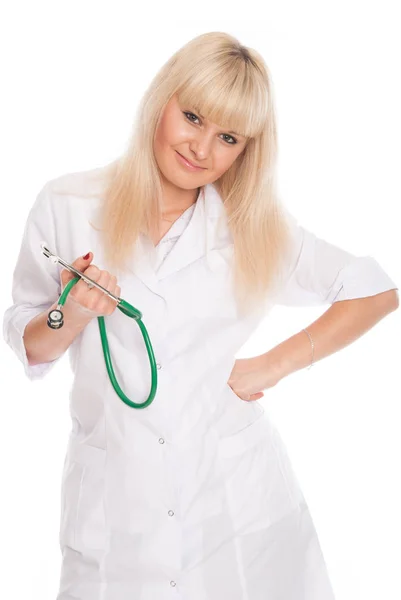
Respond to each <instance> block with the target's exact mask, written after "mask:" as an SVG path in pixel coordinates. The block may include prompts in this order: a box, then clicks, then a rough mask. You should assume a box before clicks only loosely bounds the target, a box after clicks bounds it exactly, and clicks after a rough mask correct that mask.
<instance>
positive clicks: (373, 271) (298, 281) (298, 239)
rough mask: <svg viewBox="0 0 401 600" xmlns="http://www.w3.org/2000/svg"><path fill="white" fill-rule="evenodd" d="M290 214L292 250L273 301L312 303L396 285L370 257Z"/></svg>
mask: <svg viewBox="0 0 401 600" xmlns="http://www.w3.org/2000/svg"><path fill="white" fill-rule="evenodd" d="M289 217H290V229H291V250H290V253H289V260H288V261H287V263H286V268H285V277H284V279H283V284H282V285H281V287H280V289H279V293H278V296H277V297H276V304H281V305H284V306H315V305H322V304H333V303H334V302H338V301H339V300H351V299H354V298H364V297H366V296H374V295H375V294H379V293H381V292H385V291H387V290H391V289H398V286H397V284H396V283H395V282H394V281H393V280H392V279H391V278H390V277H389V275H388V274H387V273H386V272H385V271H384V270H383V268H382V267H381V266H380V264H379V263H378V262H377V261H376V260H375V259H374V258H373V257H372V256H355V255H353V254H351V253H350V252H347V251H346V250H343V249H342V248H339V247H338V246H335V245H334V244H331V243H330V242H327V241H325V240H323V239H321V238H319V237H317V236H316V235H315V234H314V233H313V232H311V231H309V230H308V229H306V228H305V227H302V226H301V225H299V223H298V222H297V220H296V219H295V217H294V216H293V215H289Z"/></svg>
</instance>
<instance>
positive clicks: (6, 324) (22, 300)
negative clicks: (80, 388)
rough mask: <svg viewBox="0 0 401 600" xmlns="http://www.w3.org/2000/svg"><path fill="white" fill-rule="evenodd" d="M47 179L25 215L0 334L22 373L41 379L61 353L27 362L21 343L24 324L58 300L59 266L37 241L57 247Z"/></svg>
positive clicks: (52, 248) (59, 288)
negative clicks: (53, 357) (50, 258)
mask: <svg viewBox="0 0 401 600" xmlns="http://www.w3.org/2000/svg"><path fill="white" fill-rule="evenodd" d="M53 208H54V207H53V206H52V204H51V190H50V182H47V183H46V184H45V185H44V186H43V188H42V189H41V191H40V192H39V194H38V195H37V197H36V200H35V202H34V204H33V206H32V208H31V210H30V212H29V214H28V218H27V221H26V224H25V229H24V232H23V237H22V243H21V247H20V251H19V255H18V258H17V263H16V265H15V269H14V273H13V280H12V292H11V294H12V300H13V304H12V306H10V307H9V308H8V309H7V310H6V312H5V313H4V317H3V337H4V339H5V341H6V342H7V344H8V345H9V346H10V348H11V349H12V350H13V351H14V353H15V354H16V356H17V357H18V359H19V360H20V361H21V363H22V365H23V367H24V370H25V374H26V376H27V377H28V378H29V379H31V380H33V379H42V378H43V377H44V376H45V375H46V374H47V373H48V372H49V371H50V369H51V368H52V367H53V366H54V365H55V363H56V362H58V360H59V359H60V358H61V356H60V357H59V358H57V359H55V360H53V361H50V362H45V363H42V364H38V365H29V364H28V359H27V355H26V349H25V345H24V340H23V337H24V330H25V327H26V325H27V324H28V323H29V321H30V320H31V319H33V318H34V317H35V316H36V315H37V314H39V313H41V312H42V311H44V310H45V309H47V308H50V306H51V305H52V304H53V303H54V302H55V301H56V300H57V299H58V297H59V295H60V294H61V280H60V272H61V267H60V266H59V265H58V264H57V265H55V264H54V263H52V262H51V261H50V260H49V259H48V258H46V257H45V256H44V254H43V253H42V250H41V248H40V243H41V242H42V241H46V242H47V243H48V244H49V248H50V249H51V250H53V251H55V249H56V248H57V241H56V231H55V220H54V214H53Z"/></svg>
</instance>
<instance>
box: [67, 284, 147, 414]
mask: <svg viewBox="0 0 401 600" xmlns="http://www.w3.org/2000/svg"><path fill="white" fill-rule="evenodd" d="M79 280H80V277H74V279H72V280H71V281H69V282H68V283H67V285H66V286H65V288H64V290H63V292H62V294H61V296H60V298H59V301H58V304H59V305H60V306H63V305H64V303H65V301H66V299H67V296H68V294H69V293H70V291H71V289H72V288H73V287H74V285H75V284H76V283H78V281H79ZM117 308H118V309H119V310H121V312H122V313H124V314H125V315H127V317H131V319H135V321H136V322H137V323H138V326H139V328H140V330H141V332H142V336H143V339H144V342H145V346H146V350H147V353H148V357H149V363H150V369H151V375H152V383H151V388H150V394H149V396H148V398H147V400H145V402H142V403H137V402H133V401H132V400H130V399H129V398H128V397H127V396H126V395H125V394H124V392H123V390H122V389H121V387H120V386H119V384H118V381H117V378H116V375H115V373H114V369H113V365H112V362H111V357H110V348H109V342H108V339H107V333H106V323H105V320H104V317H97V320H98V324H99V331H100V338H101V341H102V348H103V355H104V360H105V363H106V369H107V373H108V375H109V378H110V381H111V384H112V386H113V388H114V390H115V391H116V393H117V394H118V396H119V397H120V398H121V400H122V401H123V402H124V403H125V404H127V406H130V407H131V408H146V407H147V406H149V404H150V403H151V402H152V401H153V399H154V397H155V395H156V390H157V365H156V359H155V356H154V354H153V348H152V344H151V342H150V339H149V334H148V332H147V329H146V327H145V325H144V324H143V323H142V321H141V317H142V313H141V312H140V311H139V310H137V309H136V308H135V307H134V306H132V305H131V304H130V303H129V302H127V301H126V300H123V299H122V298H121V299H120V303H119V304H118V305H117Z"/></svg>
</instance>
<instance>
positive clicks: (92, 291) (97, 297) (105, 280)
mask: <svg viewBox="0 0 401 600" xmlns="http://www.w3.org/2000/svg"><path fill="white" fill-rule="evenodd" d="M110 277H111V275H110V273H109V272H108V271H100V276H99V278H98V279H94V278H93V280H94V281H96V283H98V284H99V285H101V286H102V287H104V288H105V289H106V290H107V289H108V285H109V282H110ZM91 279H92V277H91ZM86 287H87V289H88V302H89V305H90V306H91V307H92V306H93V307H96V308H99V307H100V304H102V301H103V299H107V298H108V296H107V295H106V294H105V293H104V292H102V290H99V289H98V288H97V287H93V288H89V286H88V284H86Z"/></svg>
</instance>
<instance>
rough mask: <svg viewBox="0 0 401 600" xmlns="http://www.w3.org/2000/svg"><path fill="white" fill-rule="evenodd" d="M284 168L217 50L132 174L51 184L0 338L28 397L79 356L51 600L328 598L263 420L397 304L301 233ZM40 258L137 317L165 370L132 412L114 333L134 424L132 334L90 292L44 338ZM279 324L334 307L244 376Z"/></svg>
mask: <svg viewBox="0 0 401 600" xmlns="http://www.w3.org/2000/svg"><path fill="white" fill-rule="evenodd" d="M276 157H277V139H276V120H275V114H274V106H273V98H272V89H271V81H270V76H269V73H268V70H267V67H266V65H265V64H264V61H263V59H262V58H261V56H260V55H258V54H257V52H255V51H254V50H252V49H249V48H246V47H244V46H242V45H241V44H240V43H239V42H238V40H236V39H235V38H233V37H232V36H230V35H228V34H225V33H207V34H204V35H201V36H199V37H197V38H195V39H194V40H192V41H190V42H189V43H188V44H186V45H185V46H184V47H183V48H181V49H180V50H179V51H178V52H176V53H175V54H174V55H173V56H172V57H171V58H170V60H168V62H167V63H166V64H165V65H164V66H163V68H162V69H161V70H160V71H159V73H158V74H157V75H156V77H155V78H154V80H153V82H152V83H151V85H150V87H149V89H148V90H147V92H146V93H145V95H144V98H143V101H142V103H141V105H140V107H139V111H138V114H137V119H136V122H135V128H134V132H133V135H132V138H131V140H130V144H129V145H128V147H127V149H126V151H125V152H124V154H123V156H121V157H120V158H119V159H118V160H117V161H115V162H114V163H112V164H111V165H108V166H107V167H104V168H97V169H92V170H89V171H85V172H79V173H69V174H67V175H63V176H61V177H58V178H56V179H53V180H51V181H49V182H47V183H46V185H45V186H44V187H43V189H42V191H41V192H40V193H39V195H38V197H37V200H36V202H35V204H34V206H33V208H32V210H31V212H30V214H29V217H28V221H27V225H26V228H25V232H24V237H23V241H22V247H21V252H20V255H19V257H18V262H17V265H16V268H15V273H14V280H13V301H14V304H13V306H11V307H10V308H9V309H8V310H7V312H6V314H5V317H4V332H5V339H6V341H7V342H8V343H9V344H10V346H11V348H12V349H13V350H14V351H15V353H16V354H17V356H18V357H19V358H20V360H21V362H22V363H23V365H24V368H25V373H26V375H27V376H28V377H29V378H31V379H34V378H43V377H44V376H45V375H46V374H47V373H48V372H49V370H50V369H51V368H52V367H53V366H54V365H55V363H56V362H57V361H58V360H59V359H60V357H61V356H63V354H64V353H65V352H66V351H67V349H69V356H70V360H71V367H72V369H73V372H74V381H73V385H72V389H71V392H70V407H71V419H72V429H71V434H70V438H69V443H68V449H67V454H66V459H65V467H64V473H63V486H62V519H61V528H60V546H61V550H62V555H63V562H62V571H61V578H60V590H59V594H58V597H57V598H58V600H72V599H73V598H74V600H78V599H79V600H100V599H102V600H128V599H130V600H131V599H135V600H156V599H158V600H159V599H160V600H161V599H163V600H164V599H167V598H180V599H182V600H222V599H226V598H227V599H230V600H245V599H247V600H267V599H269V600H284V599H285V600H301V599H302V600H304V599H305V598H307V599H308V600H332V599H333V597H334V596H333V591H332V586H331V584H330V580H329V577H328V573H327V569H326V564H325V561H324V558H323V556H322V552H321V548H320V545H319V540H318V536H317V533H316V531H315V528H314V524H313V521H312V519H311V515H310V512H309V510H308V506H307V503H306V502H305V498H304V496H303V494H302V491H301V489H300V487H299V484H298V481H297V479H296V476H295V474H294V472H293V470H292V467H291V464H290V461H289V459H288V456H287V453H286V450H285V447H284V445H283V443H282V441H281V438H280V436H279V434H278V432H277V430H276V429H275V427H274V426H273V424H272V423H271V422H270V421H269V419H268V418H267V416H266V415H265V414H264V410H263V408H262V406H261V405H260V404H259V403H258V402H257V400H258V399H260V398H261V397H262V396H263V390H265V389H267V388H269V387H272V386H274V385H275V384H277V383H278V382H279V381H280V380H281V379H282V378H283V377H285V376H287V375H288V374H290V373H291V372H294V371H295V370H297V369H300V368H304V367H306V366H308V365H309V364H312V363H313V362H316V361H318V360H321V359H322V358H323V357H324V356H327V355H329V354H331V353H333V352H335V351H337V350H339V349H340V348H342V347H344V346H345V345H346V344H348V343H349V342H350V341H352V340H355V339H356V338H358V337H359V336H360V335H362V334H363V333H364V332H365V331H366V330H367V329H369V328H370V327H372V326H373V325H374V324H375V323H376V322H377V321H379V319H381V318H383V317H384V316H385V315H386V314H388V313H390V312H391V311H392V310H394V309H396V308H397V307H398V295H397V291H396V290H397V289H398V288H397V287H396V284H395V283H394V282H393V281H392V280H391V279H390V277H389V276H388V275H387V274H386V273H385V272H384V271H383V269H382V268H381V267H380V265H379V264H378V263H377V262H376V261H375V260H374V259H373V258H372V257H356V256H353V255H351V254H350V253H348V252H346V251H345V250H342V249H340V248H338V247H336V246H334V245H332V244H330V243H328V242H325V241H324V240H321V239H319V238H317V237H316V236H315V235H314V234H313V233H311V232H309V231H307V230H306V229H305V228H303V227H301V226H299V225H298V224H297V223H296V220H295V219H294V218H293V217H292V216H291V215H290V214H289V213H288V212H287V211H286V209H285V207H284V206H283V205H282V204H281V203H280V202H279V200H278V195H277V192H276V188H275V166H276ZM189 163H192V166H190V164H189ZM194 165H195V166H194ZM42 240H46V241H47V243H48V245H49V248H50V249H52V250H54V251H55V252H56V253H57V254H59V255H60V256H62V257H64V258H65V259H66V260H70V261H72V260H73V259H75V260H74V265H75V266H76V267H77V268H78V269H79V270H81V271H83V272H85V273H86V274H87V275H88V276H89V277H90V278H92V279H93V280H95V281H97V282H98V283H100V284H101V285H103V287H106V288H107V289H108V290H109V291H111V292H112V293H114V294H115V295H116V296H119V297H123V298H124V299H126V300H128V301H129V302H131V303H132V304H133V305H134V306H136V307H139V308H140V310H141V311H142V312H143V322H144V323H145V325H146V327H147V330H148V332H149V335H150V339H151V341H152V345H153V349H154V352H155V356H156V360H157V366H158V369H159V370H158V389H157V395H156V397H155V399H154V401H153V402H152V403H151V404H150V405H149V406H148V407H146V408H145V409H143V410H135V409H132V408H131V407H129V406H127V405H126V404H125V403H123V402H121V401H120V399H119V398H118V396H117V394H116V393H115V391H114V389H113V388H112V386H111V383H110V381H109V379H108V375H107V372H106V369H105V363H104V357H103V354H102V348H101V344H100V339H99V330H98V325H97V323H96V317H98V316H104V315H107V332H108V337H109V343H110V350H111V355H112V359H113V365H114V369H115V372H116V376H117V379H118V381H119V383H120V385H121V387H122V389H123V390H124V391H125V393H126V394H127V395H128V396H129V397H130V398H131V399H132V400H133V401H136V402H142V401H145V399H146V398H147V396H148V394H149V388H150V384H151V378H150V369H149V364H148V357H147V354H146V352H145V346H144V342H143V338H142V335H141V332H140V330H139V328H138V327H136V326H135V324H133V322H132V321H128V320H127V317H126V316H124V315H123V314H122V313H121V312H120V311H118V310H115V308H116V304H115V302H114V301H113V300H112V299H110V298H109V297H107V296H106V295H104V294H102V292H100V291H99V290H98V289H96V287H93V288H89V287H88V285H87V284H86V283H85V282H84V281H82V280H80V281H79V283H78V284H77V285H75V286H74V288H72V290H71V292H70V294H69V296H68V299H67V302H66V305H65V310H64V316H65V324H64V326H63V327H62V328H61V329H60V330H57V331H54V330H52V329H50V328H49V327H47V325H46V321H47V315H48V313H49V311H50V310H51V309H52V308H54V307H55V306H56V305H57V301H58V298H59V295H60V293H61V291H62V289H63V288H64V287H65V285H66V284H67V283H68V281H69V280H70V279H71V278H72V277H73V275H72V274H71V273H70V272H69V271H66V270H62V269H61V268H60V267H59V266H58V265H54V264H51V263H50V262H49V261H47V259H45V258H44V257H43V256H42V254H41V251H40V242H41V241H42ZM89 249H90V250H91V251H90V252H88V250H89ZM92 261H93V262H92ZM278 303H279V304H286V305H295V306H299V305H324V304H331V306H330V307H329V308H328V310H327V312H326V313H325V314H324V315H323V316H322V317H321V318H320V319H318V320H317V321H316V322H314V323H313V324H311V325H310V326H309V327H308V328H307V329H305V330H303V331H300V332H299V333H297V334H296V335H294V336H292V337H291V338H290V339H289V340H286V341H284V342H283V343H281V344H279V345H278V346H277V347H275V348H273V349H272V350H270V351H268V352H266V353H265V354H263V355H260V356H257V357H252V358H248V359H241V360H235V354H236V352H238V350H239V349H240V348H241V347H242V346H243V344H244V343H245V342H246V340H247V339H248V338H249V336H250V335H251V333H252V332H253V331H254V330H255V328H256V327H257V326H258V324H259V323H260V321H261V320H262V318H264V317H265V316H266V314H267V312H268V310H269V309H270V308H271V307H272V306H274V305H275V304H278ZM356 315H357V316H358V318H355V317H356ZM127 321H128V322H127Z"/></svg>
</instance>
